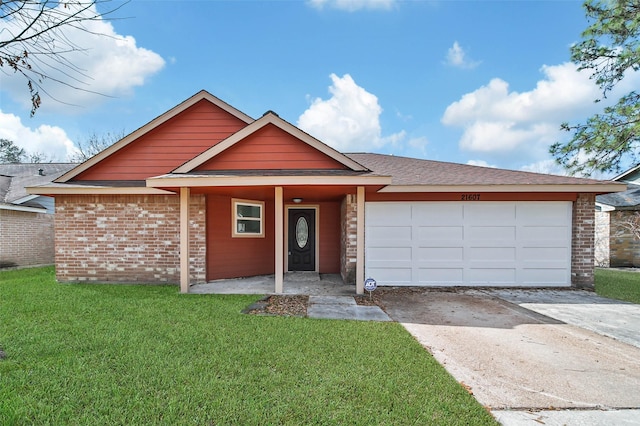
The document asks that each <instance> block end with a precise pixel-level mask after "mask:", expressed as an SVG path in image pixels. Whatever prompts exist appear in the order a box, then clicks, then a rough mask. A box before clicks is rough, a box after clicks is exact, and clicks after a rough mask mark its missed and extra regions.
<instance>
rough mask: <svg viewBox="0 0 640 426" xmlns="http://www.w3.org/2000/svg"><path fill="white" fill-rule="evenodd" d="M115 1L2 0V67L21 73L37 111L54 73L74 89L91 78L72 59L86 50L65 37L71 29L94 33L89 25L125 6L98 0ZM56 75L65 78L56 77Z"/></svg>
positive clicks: (5, 69)
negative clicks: (106, 6)
mask: <svg viewBox="0 0 640 426" xmlns="http://www.w3.org/2000/svg"><path fill="white" fill-rule="evenodd" d="M109 1H110V0H86V1H83V0H66V1H65V0H4V1H2V0H0V21H2V23H3V27H4V28H3V29H2V31H0V69H3V71H5V72H7V71H13V72H14V73H19V74H21V75H22V76H23V77H24V78H25V79H26V81H27V83H26V85H27V88H28V90H29V94H30V95H31V115H32V116H33V115H34V114H35V112H36V110H37V109H38V108H39V107H40V105H41V103H42V99H41V96H40V92H42V93H47V92H46V90H45V89H44V88H43V86H42V83H43V81H44V80H45V79H47V78H49V79H51V80H52V81H56V82H58V83H61V84H64V85H65V86H68V87H69V88H73V89H77V90H86V89H82V88H80V83H81V82H82V81H83V80H86V79H88V78H89V76H87V75H85V73H84V71H83V70H82V69H81V68H79V67H78V66H77V65H74V64H73V63H72V62H71V61H69V60H68V59H67V58H66V55H67V54H68V53H70V52H74V51H82V50H83V48H82V47H81V46H78V45H77V44H76V43H75V42H74V41H73V40H71V39H70V38H68V37H66V36H65V29H67V28H76V29H80V30H83V31H87V32H90V31H89V30H88V29H87V28H86V27H85V26H84V24H85V23H87V22H88V21H95V20H101V19H103V17H105V16H107V15H109V14H111V13H113V12H115V11H116V10H117V9H119V7H121V6H119V7H116V8H113V9H110V10H108V11H107V12H105V13H99V12H97V5H101V4H102V3H107V2H109ZM54 74H57V75H63V76H64V77H60V78H56V77H53V75H54Z"/></svg>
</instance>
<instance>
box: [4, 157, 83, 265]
mask: <svg viewBox="0 0 640 426" xmlns="http://www.w3.org/2000/svg"><path fill="white" fill-rule="evenodd" d="M74 166H76V164H54V163H45V164H0V242H1V243H0V268H8V267H15V266H35V265H51V264H53V262H54V247H53V241H54V238H53V213H54V199H53V198H52V197H47V196H42V195H31V194H27V191H26V189H25V188H26V187H27V186H33V185H41V184H45V183H49V182H51V181H52V180H53V179H56V178H58V177H59V176H60V175H62V174H63V173H66V172H68V171H69V170H71V169H72V168H73V167H74Z"/></svg>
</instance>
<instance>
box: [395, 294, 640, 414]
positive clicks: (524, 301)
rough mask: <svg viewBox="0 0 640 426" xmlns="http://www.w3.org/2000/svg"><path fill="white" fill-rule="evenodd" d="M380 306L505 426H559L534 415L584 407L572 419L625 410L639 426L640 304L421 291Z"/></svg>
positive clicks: (558, 296) (578, 297)
mask: <svg viewBox="0 0 640 426" xmlns="http://www.w3.org/2000/svg"><path fill="white" fill-rule="evenodd" d="M383 303H384V304H385V308H386V311H387V313H388V314H389V315H390V316H391V318H392V319H394V320H395V321H398V322H400V323H402V324H403V325H404V327H405V328H406V329H407V330H408V331H409V332H410V333H411V334H412V335H413V336H414V337H415V338H416V339H417V340H418V341H419V342H420V343H421V344H422V345H423V346H425V347H426V348H427V349H428V350H429V351H430V352H431V353H432V354H433V355H434V356H435V358H436V359H437V360H438V361H439V362H440V363H441V364H443V365H444V366H445V368H446V369H447V370H448V371H449V372H450V373H451V374H452V375H453V376H454V377H455V378H456V379H457V380H458V381H459V382H462V383H464V384H465V385H466V386H468V387H469V389H470V391H471V392H472V393H473V395H474V396H475V397H476V399H477V400H478V401H479V402H480V403H481V404H483V405H485V406H487V407H488V408H490V409H491V410H492V411H493V412H494V414H496V417H497V418H498V419H499V420H500V421H501V422H503V423H504V424H529V423H527V421H526V420H527V419H531V420H532V423H531V424H536V423H538V424H539V422H541V421H543V422H544V423H546V424H554V423H553V422H552V421H549V420H550V418H548V417H544V420H543V419H542V418H540V417H538V418H535V416H540V414H539V413H535V412H532V411H536V410H545V409H547V410H548V409H552V410H557V409H581V410H578V411H575V410H574V411H573V413H575V415H574V417H572V419H574V420H578V417H576V416H577V415H578V414H580V413H582V414H581V415H584V414H585V412H584V411H583V410H584V409H594V410H595V409H597V410H617V409H621V410H624V411H622V415H623V417H624V416H626V418H627V420H628V419H630V420H631V422H630V423H625V424H640V411H638V410H637V409H639V408H640V391H639V390H640V306H639V305H633V304H626V303H623V302H614V301H610V300H608V299H602V298H599V297H598V296H596V295H595V294H594V293H590V292H585V291H570V290H561V291H544V290H487V291H483V290H456V291H435V290H424V291H422V290H420V291H415V292H409V293H407V292H398V293H388V294H385V295H384V296H383ZM629 409H632V410H630V411H629ZM501 410H506V411H501ZM511 410H515V411H511ZM518 412H520V413H525V414H526V413H529V414H528V415H529V417H528V418H525V417H522V419H521V420H522V422H518V421H516V420H517V419H515V418H510V417H509V414H510V413H515V414H517V413H518ZM601 412H603V413H605V412H606V411H601ZM500 413H504V414H505V415H506V416H505V417H502V418H501V416H500ZM558 413H563V414H566V413H571V412H567V411H565V412H558ZM594 413H595V411H594ZM611 413H612V412H611V411H609V414H611ZM619 413H620V411H619V412H616V413H615V414H616V415H617V414H619ZM591 420H594V419H593V418H591ZM533 421H535V422H533ZM601 421H605V422H606V418H604V417H601V418H599V420H598V419H597V418H596V420H594V421H593V422H589V421H585V420H581V421H580V423H579V424H598V423H599V422H601ZM625 421H626V420H625ZM562 423H567V421H566V419H565V420H562V421H561V423H558V424H562ZM615 423H620V420H618V421H615ZM568 424H577V422H575V421H569V422H568Z"/></svg>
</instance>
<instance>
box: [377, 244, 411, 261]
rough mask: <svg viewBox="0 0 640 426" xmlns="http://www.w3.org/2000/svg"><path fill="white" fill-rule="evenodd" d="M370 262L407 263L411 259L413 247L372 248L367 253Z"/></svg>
mask: <svg viewBox="0 0 640 426" xmlns="http://www.w3.org/2000/svg"><path fill="white" fill-rule="evenodd" d="M367 254H368V255H369V260H370V261H372V262H375V261H376V260H383V261H390V262H393V261H406V260H405V259H410V258H411V247H372V248H370V249H369V251H368V252H367Z"/></svg>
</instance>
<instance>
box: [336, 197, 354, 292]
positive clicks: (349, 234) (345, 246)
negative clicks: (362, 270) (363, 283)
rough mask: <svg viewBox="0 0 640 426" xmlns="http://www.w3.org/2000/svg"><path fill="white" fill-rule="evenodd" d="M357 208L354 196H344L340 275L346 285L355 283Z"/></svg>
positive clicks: (341, 219)
mask: <svg viewBox="0 0 640 426" xmlns="http://www.w3.org/2000/svg"><path fill="white" fill-rule="evenodd" d="M357 206H358V205H357V202H356V195H355V194H348V195H347V196H345V197H344V200H342V205H341V206H340V228H341V232H340V274H341V275H342V280H343V281H344V282H345V283H347V284H353V283H355V281H356V235H357V232H358V218H357V208H358V207H357Z"/></svg>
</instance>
